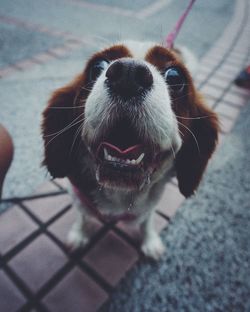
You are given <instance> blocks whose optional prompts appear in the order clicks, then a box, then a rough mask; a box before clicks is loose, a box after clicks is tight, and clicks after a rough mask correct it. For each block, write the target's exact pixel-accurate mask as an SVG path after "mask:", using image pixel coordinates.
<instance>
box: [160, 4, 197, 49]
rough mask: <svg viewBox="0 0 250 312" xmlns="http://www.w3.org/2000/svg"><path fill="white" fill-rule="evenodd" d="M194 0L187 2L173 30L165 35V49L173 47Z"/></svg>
mask: <svg viewBox="0 0 250 312" xmlns="http://www.w3.org/2000/svg"><path fill="white" fill-rule="evenodd" d="M194 2H195V0H191V1H190V2H189V5H188V7H187V8H186V10H185V11H184V13H183V14H182V15H181V17H180V18H179V19H178V21H177V23H176V25H175V27H174V29H173V30H172V31H171V32H170V33H169V34H168V35H167V37H166V47H167V48H170V49H172V48H173V46H174V41H175V39H176V37H177V35H178V33H179V31H180V29H181V27H182V24H183V23H184V21H185V19H186V17H187V15H188V13H189V11H190V10H191V8H192V6H193V4H194Z"/></svg>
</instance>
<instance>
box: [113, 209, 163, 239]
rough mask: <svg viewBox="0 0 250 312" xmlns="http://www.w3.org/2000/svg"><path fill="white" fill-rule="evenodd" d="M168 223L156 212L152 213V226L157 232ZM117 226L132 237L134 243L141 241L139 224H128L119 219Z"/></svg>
mask: <svg viewBox="0 0 250 312" xmlns="http://www.w3.org/2000/svg"><path fill="white" fill-rule="evenodd" d="M167 225H168V221H167V220H166V219H164V218H163V217H161V216H160V215H159V214H158V213H155V215H154V227H155V229H156V231H157V233H160V232H161V231H162V230H163V229H164V228H165V227H166V226H167ZM117 227H118V228H119V229H120V230H121V231H123V232H124V233H126V234H127V235H128V236H129V237H130V238H132V239H133V240H134V241H135V242H136V243H138V244H139V243H141V241H142V233H141V230H140V227H139V225H137V226H136V225H134V226H133V225H130V224H129V223H125V222H123V221H120V222H118V223H117Z"/></svg>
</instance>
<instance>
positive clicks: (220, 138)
mask: <svg viewBox="0 0 250 312" xmlns="http://www.w3.org/2000/svg"><path fill="white" fill-rule="evenodd" d="M225 137H226V135H225V134H224V133H221V132H220V133H219V136H218V146H220V145H221V144H222V143H223V142H224V140H225Z"/></svg>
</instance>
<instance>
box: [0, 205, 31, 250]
mask: <svg viewBox="0 0 250 312" xmlns="http://www.w3.org/2000/svg"><path fill="white" fill-rule="evenodd" d="M36 229H37V226H36V224H35V223H34V222H33V221H32V220H31V219H30V217H29V216H28V215H27V214H26V213H25V212H23V211H22V210H21V208H20V207H18V206H13V207H12V208H9V209H8V210H7V211H5V212H3V213H2V214H1V215H0V254H2V255H3V254H5V253H6V252H8V251H10V250H11V249H12V248H13V247H15V246H16V245H17V244H18V243H20V242H21V241H22V240H24V239H25V238H26V237H27V236H29V235H30V234H31V233H32V232H34V231H35V230H36Z"/></svg>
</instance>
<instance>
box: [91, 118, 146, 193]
mask: <svg viewBox="0 0 250 312" xmlns="http://www.w3.org/2000/svg"><path fill="white" fill-rule="evenodd" d="M151 158H152V157H151V153H150V150H149V148H148V146H147V145H146V143H145V142H143V140H142V139H140V138H139V136H138V134H137V131H136V130H135V129H134V128H133V127H132V126H131V124H130V123H129V122H128V121H127V120H125V119H124V120H120V121H119V122H117V124H116V125H115V126H113V127H112V129H110V130H109V131H108V132H107V133H106V135H105V136H104V139H103V141H102V142H100V144H99V146H98V147H97V151H96V159H97V165H98V166H97V178H98V182H99V183H100V184H102V185H104V186H106V187H109V188H119V189H125V190H131V189H141V188H142V187H143V186H144V185H145V183H146V182H147V180H148V178H149V173H150V171H151V164H152V161H151Z"/></svg>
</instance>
